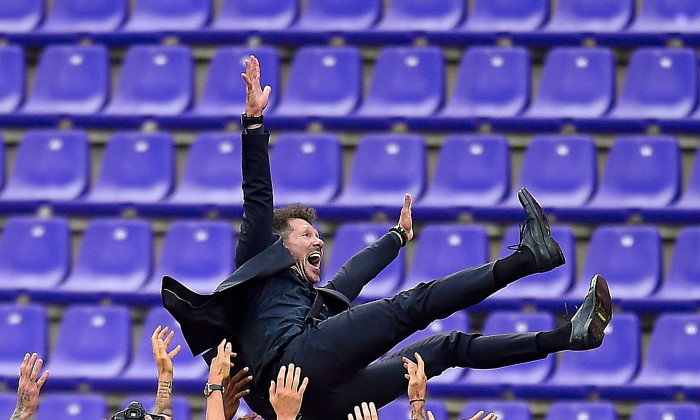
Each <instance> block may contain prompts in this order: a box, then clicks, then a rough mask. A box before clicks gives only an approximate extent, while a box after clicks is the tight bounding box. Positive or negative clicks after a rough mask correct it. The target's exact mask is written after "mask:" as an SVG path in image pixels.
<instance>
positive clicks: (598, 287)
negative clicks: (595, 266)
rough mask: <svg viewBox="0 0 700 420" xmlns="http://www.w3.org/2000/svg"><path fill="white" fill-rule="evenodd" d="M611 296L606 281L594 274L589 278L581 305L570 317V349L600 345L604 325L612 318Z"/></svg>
mask: <svg viewBox="0 0 700 420" xmlns="http://www.w3.org/2000/svg"><path fill="white" fill-rule="evenodd" d="M612 315H613V313H612V298H611V297H610V289H608V283H607V282H606V281H605V279H604V278H603V276H601V275H600V274H596V275H595V276H593V279H592V280H591V285H590V287H589V288H588V293H587V294H586V299H584V301H583V305H581V307H580V308H578V311H576V313H575V314H574V316H573V318H571V338H570V339H569V344H570V345H571V350H590V349H595V348H598V347H600V345H601V344H603V337H605V327H607V326H608V324H609V323H610V320H611V319H612Z"/></svg>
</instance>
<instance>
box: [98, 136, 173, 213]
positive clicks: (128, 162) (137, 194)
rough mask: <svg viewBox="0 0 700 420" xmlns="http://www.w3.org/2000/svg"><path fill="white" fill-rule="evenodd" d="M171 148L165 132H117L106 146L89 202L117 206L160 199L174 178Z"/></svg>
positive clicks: (171, 185) (170, 139)
mask: <svg viewBox="0 0 700 420" xmlns="http://www.w3.org/2000/svg"><path fill="white" fill-rule="evenodd" d="M174 165H175V146H174V144H173V140H172V137H171V135H170V134H168V133H164V132H161V133H137V132H117V133H115V134H114V135H113V136H112V138H111V139H110V141H109V143H107V148H106V149H105V153H104V157H103V160H102V168H101V170H100V175H99V177H98V179H97V182H96V184H95V186H94V187H93V188H92V190H91V191H90V193H89V194H88V197H87V201H88V202H89V203H105V204H112V205H114V206H115V207H118V206H119V205H121V204H125V203H151V202H156V201H159V200H162V199H163V198H164V197H165V196H166V195H167V194H168V193H169V192H170V191H171V189H172V187H173V182H174V178H175V168H174Z"/></svg>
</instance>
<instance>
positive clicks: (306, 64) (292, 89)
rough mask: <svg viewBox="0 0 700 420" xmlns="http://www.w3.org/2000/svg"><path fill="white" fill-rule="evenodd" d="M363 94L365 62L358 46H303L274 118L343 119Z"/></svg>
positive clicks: (296, 57) (292, 68)
mask: <svg viewBox="0 0 700 420" xmlns="http://www.w3.org/2000/svg"><path fill="white" fill-rule="evenodd" d="M361 95H362V63H361V57H360V52H359V50H358V49H357V48H355V47H302V48H300V49H299V51H298V52H297V54H296V55H295V56H294V60H293V62H292V67H291V69H290V72H289V79H288V82H287V90H286V92H285V94H284V96H283V97H282V100H281V102H280V104H279V105H278V106H277V109H276V110H275V115H281V116H344V115H347V114H349V113H351V112H352V111H353V110H354V109H355V108H356V107H357V104H358V102H359V101H360V96H361Z"/></svg>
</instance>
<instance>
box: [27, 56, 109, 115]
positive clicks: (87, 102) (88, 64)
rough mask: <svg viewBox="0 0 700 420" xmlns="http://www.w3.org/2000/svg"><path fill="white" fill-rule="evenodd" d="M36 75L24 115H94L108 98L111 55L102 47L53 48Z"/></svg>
mask: <svg viewBox="0 0 700 420" xmlns="http://www.w3.org/2000/svg"><path fill="white" fill-rule="evenodd" d="M36 71H37V73H36V79H35V82H34V90H33V91H32V93H31V95H30V96H29V98H28V99H27V102H26V103H25V105H24V107H23V108H22V112H24V113H28V114H52V115H59V116H61V115H66V114H68V115H70V114H94V113H95V112H98V111H100V110H101V109H102V107H103V106H104V104H105V102H106V101H107V98H108V97H109V89H110V74H109V72H110V71H109V52H108V51H107V49H106V48H105V47H103V46H100V45H89V46H75V45H50V46H48V47H46V49H44V51H43V52H42V54H41V58H40V59H39V65H38V67H37V70H36Z"/></svg>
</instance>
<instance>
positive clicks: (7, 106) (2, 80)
mask: <svg viewBox="0 0 700 420" xmlns="http://www.w3.org/2000/svg"><path fill="white" fill-rule="evenodd" d="M7 4H15V2H3V3H2V5H0V7H3V6H4V5H7ZM16 4H23V2H17V3H16ZM0 22H1V20H0ZM0 27H2V23H0ZM25 80H26V66H25V63H24V50H23V49H22V48H21V47H19V46H17V45H7V46H4V47H2V48H0V113H3V114H6V113H8V112H12V111H14V110H15V109H17V106H19V104H20V103H21V102H22V101H23V100H24V85H25Z"/></svg>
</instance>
